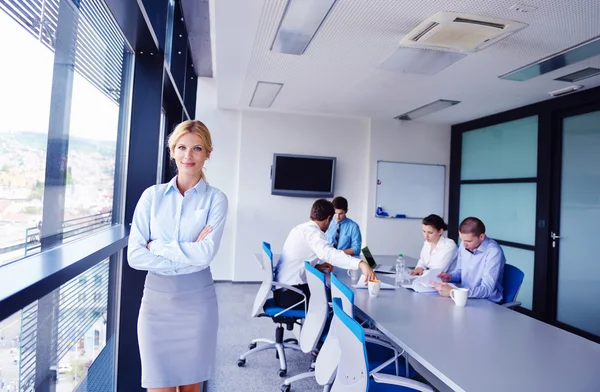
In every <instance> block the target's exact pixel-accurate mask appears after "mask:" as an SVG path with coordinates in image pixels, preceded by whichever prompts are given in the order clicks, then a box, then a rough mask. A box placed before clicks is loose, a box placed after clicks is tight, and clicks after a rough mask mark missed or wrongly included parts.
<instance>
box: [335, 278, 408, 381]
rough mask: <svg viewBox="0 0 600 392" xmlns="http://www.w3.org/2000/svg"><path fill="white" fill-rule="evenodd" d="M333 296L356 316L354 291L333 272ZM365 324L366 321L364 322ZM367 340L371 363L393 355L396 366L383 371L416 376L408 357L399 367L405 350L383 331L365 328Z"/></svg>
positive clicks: (351, 315)
mask: <svg viewBox="0 0 600 392" xmlns="http://www.w3.org/2000/svg"><path fill="white" fill-rule="evenodd" d="M331 296H332V297H339V298H340V299H341V301H342V307H343V309H344V312H346V314H348V315H349V316H350V317H352V318H356V317H355V315H354V291H353V290H352V289H351V288H350V287H348V286H346V285H345V284H344V283H343V282H342V281H341V280H340V279H339V278H338V277H337V275H336V274H334V273H332V274H331ZM363 324H364V323H363ZM363 326H364V325H363ZM364 330H365V336H366V342H367V353H368V355H369V358H370V360H371V362H370V365H371V366H372V367H373V366H378V365H380V364H381V363H383V362H385V361H387V360H389V359H390V358H391V357H394V358H396V359H395V361H394V366H391V364H390V366H388V367H387V368H385V369H384V370H383V371H382V372H383V373H390V374H392V373H393V374H395V375H397V376H402V377H406V376H407V374H408V377H415V376H416V372H415V370H414V369H413V368H412V367H411V366H410V365H409V363H408V360H407V357H405V358H404V360H405V366H404V367H403V368H400V367H399V362H398V359H399V358H401V356H402V354H403V353H404V350H402V349H398V348H397V347H396V346H395V345H394V343H393V342H392V341H391V340H390V339H389V338H388V337H387V336H386V335H385V334H383V333H381V332H380V331H379V330H377V329H371V328H364Z"/></svg>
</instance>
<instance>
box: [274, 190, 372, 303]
mask: <svg viewBox="0 0 600 392" xmlns="http://www.w3.org/2000/svg"><path fill="white" fill-rule="evenodd" d="M334 212H335V210H334V208H333V204H332V203H331V202H330V201H328V200H325V199H319V200H317V201H315V202H314V204H313V206H312V208H311V211H310V221H308V222H306V223H302V224H300V225H298V226H296V227H294V228H293V229H292V231H290V234H288V237H287V239H286V240H285V243H284V244H283V249H282V251H281V257H280V258H279V263H278V264H277V268H276V270H277V281H278V282H280V283H285V284H288V285H290V286H294V287H296V288H298V289H300V290H302V292H303V293H304V294H305V295H306V299H307V301H308V299H309V298H310V291H309V289H308V284H307V283H306V270H305V269H304V262H305V261H308V262H309V263H310V264H311V265H313V266H315V268H317V269H318V270H319V271H322V272H326V273H327V272H331V271H332V270H333V266H336V267H340V268H345V269H353V270H356V269H360V270H361V272H362V273H363V275H364V276H365V278H366V279H365V281H369V280H370V279H377V277H376V276H375V273H374V272H373V270H372V269H371V267H370V266H369V264H367V263H366V262H364V261H362V260H360V259H357V258H354V257H351V256H349V255H347V254H346V253H344V251H342V250H337V249H335V248H334V247H332V246H331V244H330V243H329V241H327V237H326V236H325V231H327V228H328V227H329V224H330V223H331V218H332V217H333V214H334ZM273 298H274V299H275V303H276V304H277V305H278V306H281V307H283V308H288V307H290V306H293V305H295V304H297V303H298V302H300V301H302V299H303V298H302V296H301V295H300V294H298V293H296V292H294V291H291V290H286V289H279V290H275V291H274V292H273ZM307 304H308V302H307ZM296 308H297V309H304V304H300V305H297V306H296Z"/></svg>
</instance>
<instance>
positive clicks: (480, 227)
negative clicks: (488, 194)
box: [458, 216, 485, 237]
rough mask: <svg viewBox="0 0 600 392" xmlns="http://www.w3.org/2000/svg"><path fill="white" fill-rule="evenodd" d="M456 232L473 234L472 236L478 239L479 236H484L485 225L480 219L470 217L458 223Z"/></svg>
mask: <svg viewBox="0 0 600 392" xmlns="http://www.w3.org/2000/svg"><path fill="white" fill-rule="evenodd" d="M458 231H459V232H461V233H463V234H473V235H474V236H477V237H479V236H480V235H482V234H485V225H484V224H483V222H482V221H481V219H479V218H475V217H473V216H470V217H468V218H465V219H464V220H463V221H462V222H461V223H460V226H459V227H458Z"/></svg>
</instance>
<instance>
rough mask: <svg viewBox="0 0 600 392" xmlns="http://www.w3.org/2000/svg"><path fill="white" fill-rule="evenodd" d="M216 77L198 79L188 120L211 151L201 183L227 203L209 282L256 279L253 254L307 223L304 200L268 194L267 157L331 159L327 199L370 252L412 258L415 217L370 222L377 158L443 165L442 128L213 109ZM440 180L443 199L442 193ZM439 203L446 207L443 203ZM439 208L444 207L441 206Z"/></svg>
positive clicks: (417, 228)
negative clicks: (200, 128) (338, 203)
mask: <svg viewBox="0 0 600 392" xmlns="http://www.w3.org/2000/svg"><path fill="white" fill-rule="evenodd" d="M216 102H217V98H216V80H215V79H203V78H201V79H199V80H198V101H197V109H196V118H197V119H199V120H201V121H203V122H204V123H205V124H206V125H207V126H208V127H209V129H210V130H211V134H212V137H213V145H214V151H213V154H212V156H211V159H210V162H209V163H208V164H207V178H208V181H209V183H210V184H211V185H214V186H216V187H217V188H219V189H221V190H222V191H223V192H225V194H226V195H227V197H228V199H229V215H228V217H227V223H226V225H227V226H226V228H225V232H224V235H223V240H222V242H221V249H220V251H219V253H218V255H217V257H216V258H215V260H214V261H213V263H212V265H211V269H212V272H213V277H214V279H216V280H234V281H254V280H259V279H260V274H259V273H258V269H257V264H256V262H255V260H254V259H253V253H257V252H261V248H260V245H261V242H262V241H269V242H271V244H272V246H273V248H274V251H275V252H276V253H278V252H279V251H280V250H281V247H282V246H283V242H284V241H285V238H286V237H287V234H288V232H289V230H290V229H291V228H292V227H294V226H295V225H297V224H299V223H302V222H305V221H307V220H308V219H309V215H310V207H311V205H312V203H313V201H314V199H312V198H293V197H284V196H273V195H271V180H270V168H271V164H272V160H273V153H291V154H306V155H325V156H335V157H337V167H336V183H335V187H336V189H335V194H336V195H341V196H344V197H346V198H347V199H348V202H349V207H350V211H349V213H348V216H349V217H351V218H352V219H354V220H355V221H356V222H357V223H358V224H359V225H360V227H361V231H362V234H363V244H368V245H369V246H370V247H371V249H372V251H373V253H374V254H395V253H399V252H402V253H405V254H408V255H411V256H415V257H416V256H418V254H419V251H420V249H421V245H422V242H423V240H422V237H421V224H420V222H419V221H417V220H406V221H404V220H400V221H397V220H390V219H387V220H386V219H377V218H375V217H374V216H375V214H374V212H375V204H376V201H375V187H376V180H377V161H378V160H389V161H408V162H417V163H438V164H444V165H449V157H450V127H443V126H430V125H419V124H417V123H415V124H406V123H401V122H399V121H397V120H369V119H357V118H342V117H327V116H316V115H315V116H311V115H299V114H283V113H271V112H267V111H245V112H238V111H230V110H221V109H218V108H217V104H216ZM447 184H448V178H446V200H447V193H448V185H447ZM446 204H447V203H446ZM446 211H447V206H446Z"/></svg>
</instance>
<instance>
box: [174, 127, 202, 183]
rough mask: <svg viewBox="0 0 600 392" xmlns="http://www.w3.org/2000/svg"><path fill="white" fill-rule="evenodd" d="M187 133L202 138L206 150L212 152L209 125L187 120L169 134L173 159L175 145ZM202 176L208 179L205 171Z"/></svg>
mask: <svg viewBox="0 0 600 392" xmlns="http://www.w3.org/2000/svg"><path fill="white" fill-rule="evenodd" d="M186 133H193V134H195V135H198V136H199V137H200V139H202V144H203V145H204V149H205V150H206V152H207V154H210V153H211V152H212V150H213V145H212V139H211V137H210V131H209V130H208V127H207V126H206V125H204V123H203V122H202V121H199V120H187V121H184V122H182V123H180V124H179V125H177V126H176V127H175V129H174V130H173V132H171V134H170V135H169V139H168V141H167V144H168V145H169V152H170V154H171V159H173V155H174V154H175V145H176V144H177V142H178V141H179V139H180V138H181V137H182V136H183V135H185V134H186ZM201 178H202V179H204V180H206V178H205V177H204V172H202V177H201Z"/></svg>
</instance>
